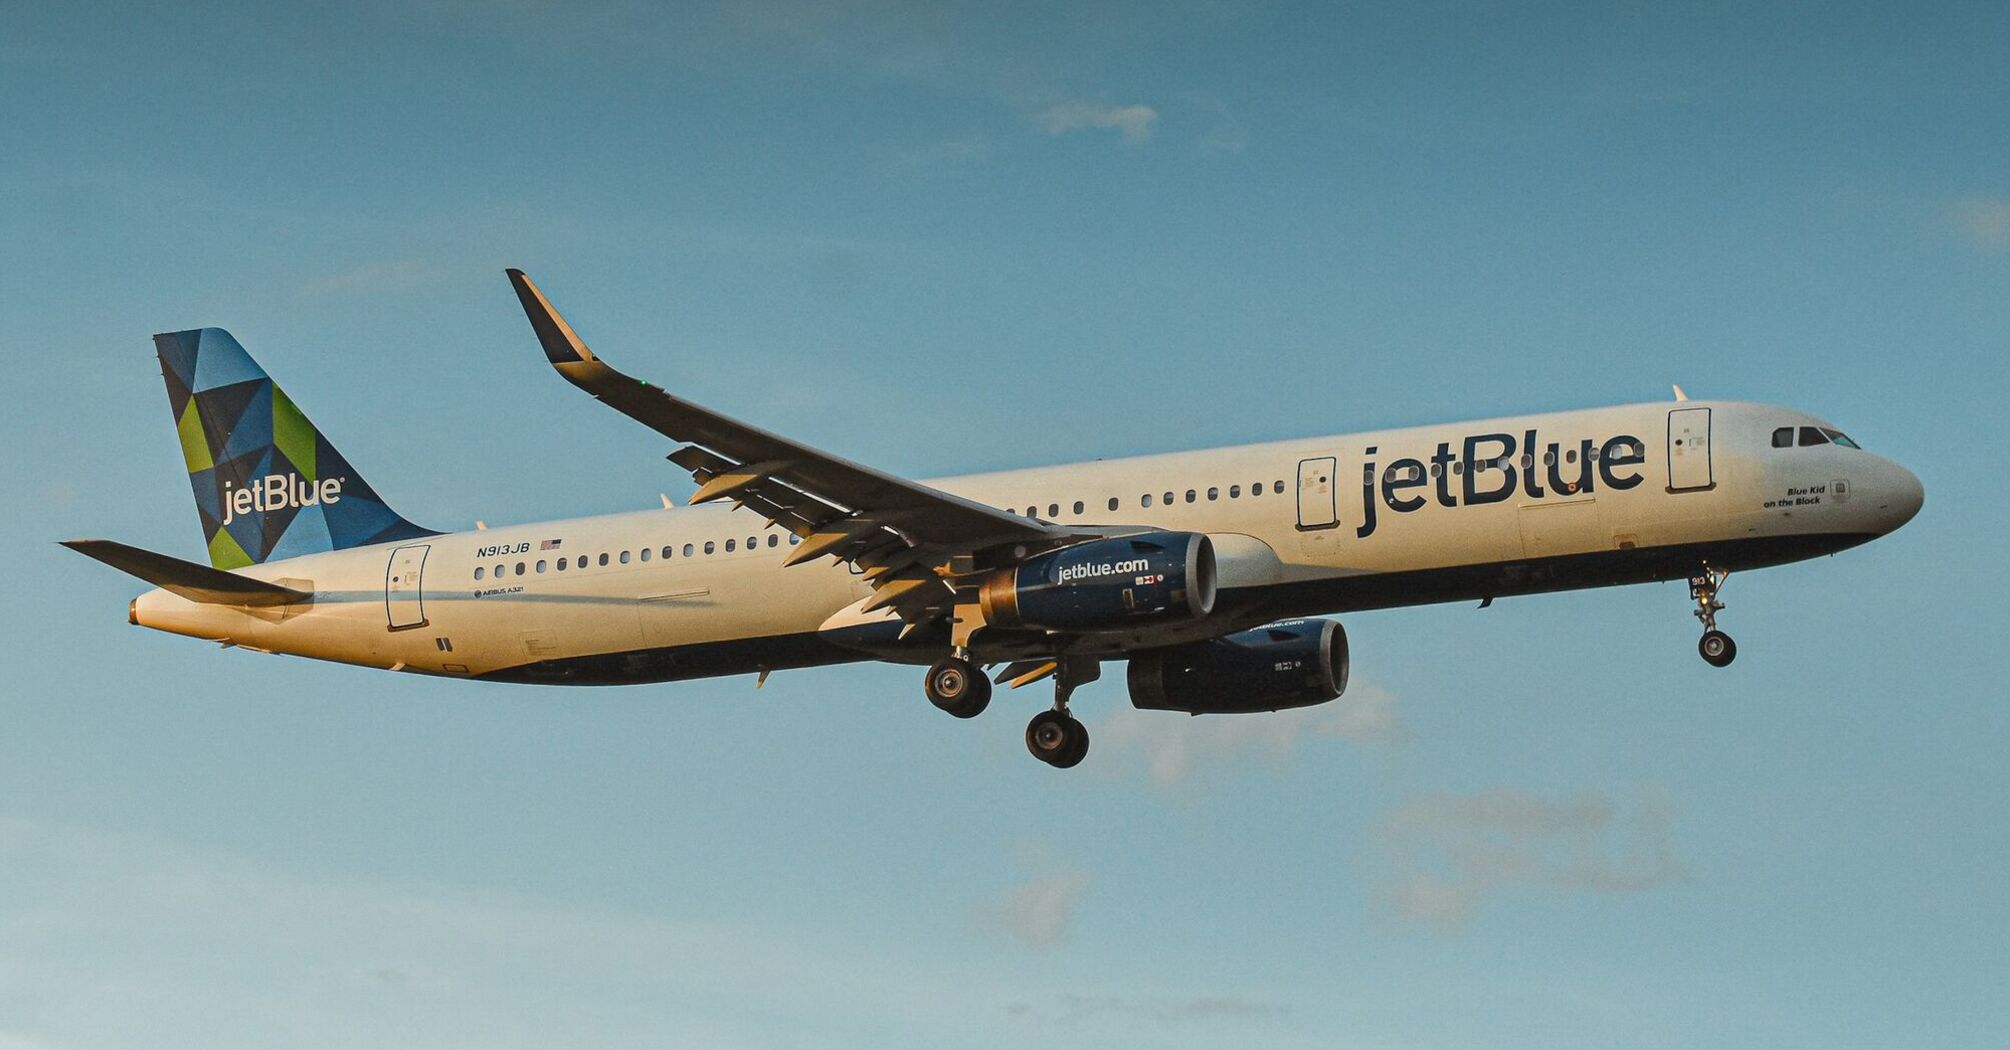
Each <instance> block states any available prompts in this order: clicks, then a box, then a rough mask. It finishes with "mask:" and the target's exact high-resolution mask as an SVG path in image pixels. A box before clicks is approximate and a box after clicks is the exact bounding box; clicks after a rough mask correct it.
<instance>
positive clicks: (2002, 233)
mask: <svg viewBox="0 0 2010 1050" xmlns="http://www.w3.org/2000/svg"><path fill="white" fill-rule="evenodd" d="M1951 215H1952V218H1953V220H1954V223H1955V225H1956V226H1957V227H1958V228H1959V229H1960V230H1961V231H1962V232H1963V233H1965V234H1967V235H1968V236H1969V237H1970V238H1972V239H1973V240H1975V241H1976V242H1977V243H1980V244H1982V245H1985V246H1987V247H1990V248H2010V200H1995V199H1990V198H1984V197H1973V198H1970V199H1968V200H1965V201H1961V202H1960V203H1958V204H1956V205H1954V207H1953V209H1952V212H1951Z"/></svg>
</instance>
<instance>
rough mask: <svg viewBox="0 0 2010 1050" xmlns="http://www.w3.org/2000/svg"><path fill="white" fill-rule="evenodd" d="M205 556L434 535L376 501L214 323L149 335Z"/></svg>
mask: <svg viewBox="0 0 2010 1050" xmlns="http://www.w3.org/2000/svg"><path fill="white" fill-rule="evenodd" d="M154 349H155V351H156V352H157V353H159V355H160V361H161V376H162V378H164V379H165V380H166V381H167V389H168V406H169V407H170V408H171V409H172V410H173V412H174V420H175V431H176V433H177V434H179V435H180V438H181V452H182V458H183V459H184V460H186V461H187V463H188V480H189V485H190V486H191V487H192V488H193V489H194V490H195V505H196V509H197V511H198V512H199V513H200V514H201V516H202V533H203V539H204V541H205V542H206V543H207V545H208V547H209V560H210V564H212V565H214V566H215V567H217V568H219V569H235V568H239V567H242V566H245V565H254V564H258V563H261V562H265V561H272V560H277V559H281V558H291V557H296V556H298V555H302V554H318V553H321V552H323V551H332V550H345V549H347V548H350V547H361V546H365V545H367V544H372V543H383V542H387V541H392V540H403V539H410V538H412V537H416V536H429V535H434V533H433V532H432V530H430V529H424V528H420V527H419V526H417V525H414V524H412V523H411V522H409V521H406V520H405V519H404V518H403V517H401V516H399V514H398V512H396V511H394V510H392V509H391V508H390V507H389V506H387V505H385V503H384V501H383V499H382V498H381V497H379V496H378V495H377V493H376V490H374V489H372V488H371V487H370V483H369V482H367V481H365V480H363V476H362V475H361V474H358V473H357V472H356V470H355V468H353V467H351V466H350V465H349V461H348V460H346V459H344V458H343V457H342V454H341V453H340V452H338V451H336V449H335V446H334V445H332V444H330V443H329V442H328V439H327V438H326V437H324V436H322V434H321V431H319V430H317V429H315V426H314V424H313V423H311V422H309V421H308V419H307V416H306V415H305V414H304V413H302V412H301V411H300V408H299V406H297V405H295V404H294V403H293V401H292V399H290V398H288V397H287V396H286V393H285V392H284V391H282V390H280V389H279V386H278V385H277V384H275V383H274V382H273V381H272V377H271V376H268V375H266V374H265V370H264V369H263V368H260V367H259V366H258V362H256V361H253V360H252V359H251V355H250V354H247V353H245V352H244V347H242V346H239V345H238V342H237V340H236V339H233V338H231V335H230V333H229V332H226V331H224V330H223V329H221V328H200V329H192V330H189V331H186V332H168V333H164V334H161V335H156V336H154Z"/></svg>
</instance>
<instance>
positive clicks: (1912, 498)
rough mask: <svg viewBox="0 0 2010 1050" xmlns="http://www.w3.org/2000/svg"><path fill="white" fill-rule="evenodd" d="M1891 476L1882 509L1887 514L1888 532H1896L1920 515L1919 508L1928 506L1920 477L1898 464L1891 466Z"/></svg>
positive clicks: (1886, 527)
mask: <svg viewBox="0 0 2010 1050" xmlns="http://www.w3.org/2000/svg"><path fill="white" fill-rule="evenodd" d="M1890 474H1891V476H1890V479H1889V480H1888V481H1887V482H1886V484H1885V486H1884V488H1885V498H1884V501H1883V504H1882V506H1881V507H1880V509H1881V510H1883V512H1884V514H1885V526H1884V531H1886V532H1893V531H1896V530H1897V529H1898V528H1899V527H1900V526H1902V525H1904V524H1905V523H1906V522H1908V521H1911V520H1912V519H1913V516H1914V515H1917V514H1918V513H1919V508H1920V507H1922V506H1924V505H1925V504H1926V486H1925V485H1922V484H1920V482H1919V476H1918V475H1916V474H1914V473H1913V472H1912V471H1909V470H1907V469H1905V468H1904V467H1901V466H1899V465H1898V464H1896V463H1893V464H1892V465H1891V471H1890Z"/></svg>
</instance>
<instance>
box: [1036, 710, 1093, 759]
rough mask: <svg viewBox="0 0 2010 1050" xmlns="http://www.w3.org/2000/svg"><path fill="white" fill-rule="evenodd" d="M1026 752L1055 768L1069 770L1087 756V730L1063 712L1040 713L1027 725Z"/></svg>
mask: <svg viewBox="0 0 2010 1050" xmlns="http://www.w3.org/2000/svg"><path fill="white" fill-rule="evenodd" d="M1026 750H1028V751H1031V752H1032V753H1033V757H1034V758H1037V759H1039V760H1040V761H1042V762H1045V763H1047V764H1048V765H1050V766H1053V767H1054V768H1056V769H1072V768H1074V767H1075V766H1077V765H1080V764H1081V761H1082V759H1083V757H1084V756H1086V755H1088V753H1089V730H1088V727H1086V726H1084V725H1082V723H1080V722H1077V721H1075V719H1074V717H1073V716H1071V715H1069V714H1067V713H1066V712H1063V711H1042V712H1040V713H1039V714H1037V715H1034V716H1033V720H1032V721H1031V722H1028V723H1026Z"/></svg>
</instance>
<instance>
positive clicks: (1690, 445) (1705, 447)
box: [1668, 408, 1717, 492]
mask: <svg viewBox="0 0 2010 1050" xmlns="http://www.w3.org/2000/svg"><path fill="white" fill-rule="evenodd" d="M1716 483H1717V478H1716V476H1715V475H1714V474H1713V473H1712V472H1711V470H1710V410H1709V409H1707V408H1678V409H1675V410H1673V411H1671V412H1669V413H1668V491H1670V492H1683V491H1686V490H1689V489H1707V488H1709V487H1710V486H1712V485H1715V484H1716Z"/></svg>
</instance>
